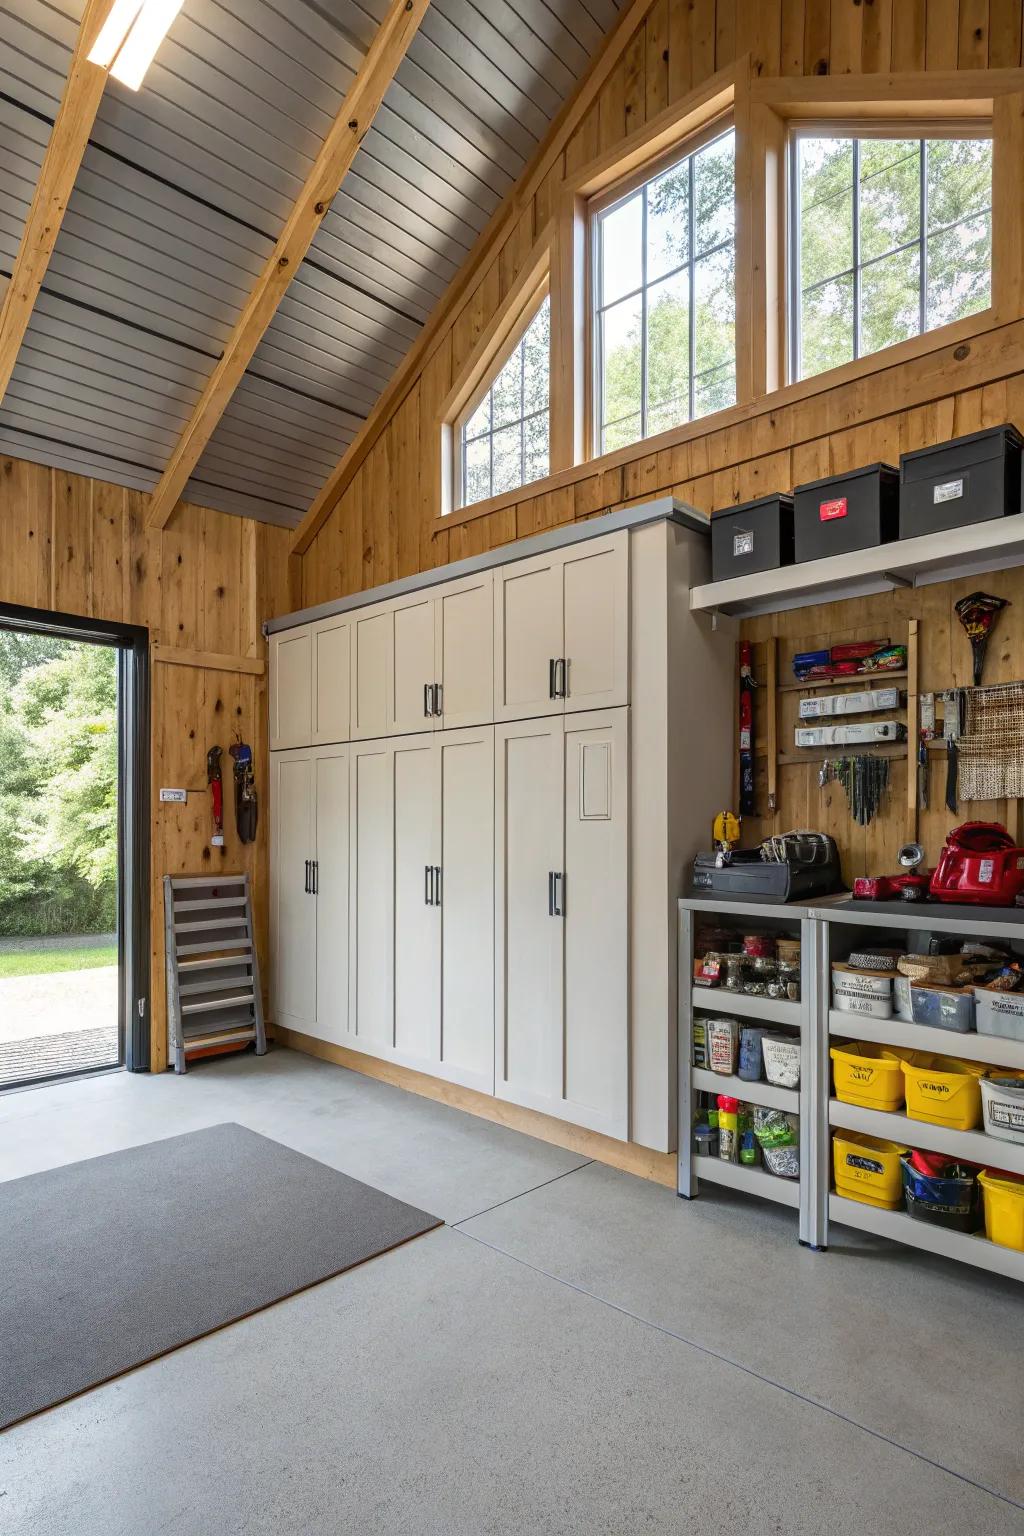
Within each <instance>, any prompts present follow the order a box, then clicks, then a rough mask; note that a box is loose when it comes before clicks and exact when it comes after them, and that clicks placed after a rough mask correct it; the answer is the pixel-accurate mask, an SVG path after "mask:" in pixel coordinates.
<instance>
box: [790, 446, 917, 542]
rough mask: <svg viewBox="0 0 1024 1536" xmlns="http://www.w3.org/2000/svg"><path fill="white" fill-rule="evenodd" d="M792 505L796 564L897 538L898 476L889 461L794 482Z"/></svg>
mask: <svg viewBox="0 0 1024 1536" xmlns="http://www.w3.org/2000/svg"><path fill="white" fill-rule="evenodd" d="M793 503H794V514H793V515H794V525H795V532H796V558H797V564H798V565H799V564H801V563H802V562H803V561H804V560H823V559H824V558H825V556H826V555H848V554H849V553H850V551H851V550H853V549H869V548H871V547H873V546H874V545H876V544H888V543H889V542H890V541H891V540H892V539H895V538H898V537H899V521H900V516H899V507H900V475H899V470H898V469H895V468H894V467H893V465H891V464H867V465H865V467H864V468H863V469H851V470H850V471H849V472H848V473H847V474H845V475H830V476H829V477H828V479H827V480H811V481H809V482H808V484H807V485H798V486H797V488H796V490H795V491H794V492H793Z"/></svg>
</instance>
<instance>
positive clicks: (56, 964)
mask: <svg viewBox="0 0 1024 1536" xmlns="http://www.w3.org/2000/svg"><path fill="white" fill-rule="evenodd" d="M116 964H117V945H116V944H101V945H96V946H95V947H93V946H91V945H90V946H89V947H88V948H86V947H79V948H71V949H14V950H8V951H6V952H0V981H4V980H6V979H7V978H8V977H10V976H45V975H48V974H49V973H50V972H52V971H91V970H95V969H97V968H98V967H100V966H105V965H106V966H109V965H116Z"/></svg>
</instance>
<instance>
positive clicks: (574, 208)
mask: <svg viewBox="0 0 1024 1536" xmlns="http://www.w3.org/2000/svg"><path fill="white" fill-rule="evenodd" d="M730 110H731V112H732V116H733V120H734V122H735V127H736V152H737V158H736V202H737V206H736V219H737V228H736V242H737V317H736V320H737V334H738V336H740V337H745V338H746V340H747V344H746V345H740V346H738V348H737V351H738V354H739V355H738V357H737V404H736V405H735V406H733V407H730V408H729V409H728V410H724V411H719V412H716V413H714V414H713V415H710V416H705V417H701V418H699V419H698V420H697V421H695V422H687V423H684V424H683V425H682V426H680V427H676V428H673V429H671V430H670V431H668V432H663V433H660V434H659V435H658V436H656V437H651V438H647V439H644V440H643V441H641V442H638V443H633V444H631V445H630V446H629V447H627V448H621V449H617V450H615V451H614V452H612V453H608V454H604V455H602V456H599V457H592V456H591V452H590V443H589V442H588V441H587V439H588V436H589V433H588V431H587V428H588V425H589V420H590V410H589V400H588V399H587V398H586V394H587V382H586V380H587V366H586V364H587V356H586V347H585V344H584V343H585V338H586V331H587V328H588V325H587V322H588V316H589V307H590V306H589V291H588V290H589V273H588V267H589V262H588V260H587V241H586V210H587V202H588V200H589V199H590V198H591V197H593V196H595V195H596V194H599V193H601V192H604V191H607V190H608V189H609V188H612V187H614V186H615V184H616V182H620V183H621V182H623V181H624V178H626V177H627V176H629V175H631V174H635V173H636V172H638V171H642V168H643V166H644V164H645V162H648V161H650V160H652V159H653V158H654V157H656V156H659V155H663V154H665V153H671V152H672V150H673V149H674V148H675V147H676V146H677V145H679V144H680V143H682V142H684V141H685V139H686V137H687V135H692V134H694V133H696V132H699V131H700V128H701V125H702V122H706V121H713V119H714V117H716V116H717V117H719V118H720V117H722V116H723V115H724V114H725V113H727V112H729V111H730ZM985 118H990V119H991V120H992V125H993V139H994V145H993V178H992V179H993V230H992V246H993V259H992V267H993V274H992V281H993V304H992V308H991V309H989V310H985V311H983V312H981V313H979V314H976V315H971V316H968V317H967V318H966V319H964V320H958V321H955V322H953V323H952V324H951V325H948V326H944V327H941V328H939V329H936V330H934V331H928V332H925V333H924V335H921V336H914V337H911V338H909V339H908V340H907V341H903V342H898V343H897V344H896V345H895V346H892V347H887V348H885V349H884V350H883V351H881V352H876V353H871V354H869V355H868V356H867V357H863V358H858V359H856V360H855V361H853V362H850V363H844V364H841V365H840V366H839V367H837V368H834V369H830V370H829V371H828V372H826V373H821V374H816V375H815V376H814V377H813V378H810V379H804V380H800V381H798V382H786V373H785V362H786V355H787V345H788V342H787V314H788V304H787V295H786V288H787V245H788V240H787V222H786V221H787V198H788V191H787V182H788V177H787V174H786V149H787V136H788V131H789V125H790V124H791V123H795V122H814V121H817V122H822V121H843V122H846V123H849V122H850V120H851V119H857V120H861V121H863V123H864V125H865V127H866V126H867V125H868V124H869V123H870V122H872V121H874V122H875V123H876V124H878V125H879V126H881V125H882V124H883V123H886V122H888V123H892V124H899V125H900V126H904V127H905V126H909V123H910V122H911V121H916V122H920V121H921V120H922V119H924V120H926V121H927V122H928V123H929V124H932V123H934V121H935V120H936V119H940V120H941V119H947V120H949V121H950V124H951V125H953V124H962V127H963V129H966V128H967V125H968V123H969V122H971V121H972V120H973V121H975V122H977V121H979V120H984V119H985ZM1021 164H1024V70H1022V69H1007V70H966V71H958V72H955V73H953V72H948V73H947V72H941V73H940V72H931V73H924V74H916V75H913V74H907V75H896V74H888V75H870V76H861V75H850V76H845V75H843V76H837V75H831V76H821V77H813V76H812V77H807V78H788V77H784V78H781V79H767V80H765V79H760V78H756V77H755V78H751V73H750V61H749V56H745V57H744V58H742V59H740V60H738V61H737V62H736V64H735V65H733V66H730V68H729V69H727V70H724V71H721V72H720V73H719V74H717V75H715V76H713V77H712V78H711V79H710V80H708V81H707V82H705V83H704V84H703V85H702V86H700V87H699V88H698V89H697V90H695V91H692V92H691V93H690V94H689V95H688V96H686V97H684V98H683V99H682V100H681V101H680V102H679V103H677V104H675V105H674V106H672V107H670V108H668V109H666V110H665V111H663V112H661V113H660V114H658V116H657V117H655V118H653V119H652V120H651V122H650V123H648V124H647V125H646V126H645V127H644V128H641V129H638V130H637V131H636V132H635V133H633V134H631V135H629V136H628V137H627V138H626V139H625V140H623V141H622V142H620V143H619V144H618V145H616V146H614V147H613V148H612V149H610V150H608V151H606V152H605V153H603V154H601V155H599V156H596V157H595V158H594V159H592V160H591V161H589V162H587V163H586V164H585V165H584V166H582V167H580V168H579V169H578V170H576V171H575V172H574V173H573V174H572V175H571V176H570V177H568V178H567V179H566V181H565V182H564V183H563V184H562V193H561V197H560V200H559V202H558V205H557V207H556V210H555V215H554V218H553V219H552V220H551V222H550V224H549V226H548V227H546V229H545V230H544V232H543V237H542V238H543V239H544V241H545V243H546V244H549V245H550V281H551V295H552V304H551V335H552V411H551V466H552V472H551V474H550V475H549V476H548V477H547V478H546V479H544V480H538V481H535V482H534V483H533V484H531V485H530V486H527V487H523V488H520V489H519V490H517V491H513V492H508V493H506V494H504V495H501V496H496V497H492V498H491V499H490V500H488V501H482V502H478V503H475V504H474V505H473V506H471V507H466V508H461V509H459V510H458V511H453V512H451V513H449V514H448V515H447V516H446V517H445V518H444V526H451V525H452V524H453V523H454V524H459V523H463V522H469V521H471V520H472V519H474V518H477V517H486V516H490V515H492V514H494V513H496V512H502V511H507V510H508V509H510V508H514V507H515V506H516V505H517V504H518V503H523V502H529V501H531V500H533V499H534V498H535V497H537V496H541V495H544V494H546V493H549V492H558V491H565V490H566V489H570V488H571V487H572V486H574V485H576V484H578V483H580V482H583V481H586V480H588V479H591V478H593V477H596V476H599V475H601V474H604V473H607V472H613V473H614V472H617V471H621V470H622V469H623V468H625V467H626V466H628V465H631V464H634V463H636V462H638V461H640V460H644V461H651V460H653V459H654V458H655V457H656V456H660V455H662V454H665V455H668V454H670V453H671V450H673V449H676V448H683V447H684V445H686V444H689V443H691V442H693V441H695V440H697V439H701V438H716V439H717V438H718V437H719V435H720V434H722V433H726V432H730V431H733V430H735V429H743V430H749V429H750V428H751V427H755V428H756V430H758V431H760V430H763V429H762V427H761V426H760V425H759V424H760V423H761V422H766V423H768V424H769V425H770V424H771V423H772V421H773V420H774V419H775V417H776V415H778V416H779V417H781V416H782V415H783V413H784V412H786V410H787V408H789V407H792V406H797V405H800V404H801V403H802V402H805V401H807V400H809V399H811V398H812V397H814V396H816V395H821V396H822V397H825V396H829V397H831V399H832V400H835V401H836V402H837V404H838V401H839V400H840V399H841V398H843V397H844V394H845V391H846V390H847V389H848V388H850V389H852V390H853V392H854V394H855V395H856V398H857V399H858V400H860V399H861V398H862V397H864V395H865V390H868V391H869V392H870V381H871V380H872V379H873V378H874V377H875V376H878V381H879V387H880V389H881V390H883V391H884V392H885V393H886V398H888V395H889V394H890V393H891V388H890V380H891V378H892V370H894V369H898V368H900V367H901V366H902V365H905V364H916V363H918V362H920V361H921V360H925V362H926V363H927V364H928V366H930V367H935V368H939V369H941V368H942V367H943V366H944V361H945V359H946V358H949V357H952V356H954V355H956V357H957V362H958V364H961V365H962V360H961V354H962V355H963V357H968V356H969V355H970V354H972V353H973V357H972V359H971V362H970V363H969V364H967V365H966V366H967V367H968V368H970V369H971V370H973V369H974V367H975V364H974V358H975V357H980V356H981V355H982V353H983V351H984V352H985V353H986V354H987V352H988V350H989V348H991V349H993V351H992V358H993V362H992V370H991V372H992V376H993V377H997V376H999V366H1000V365H999V364H998V361H997V354H998V353H999V352H1000V350H1001V349H1002V348H1003V347H1005V346H1007V345H1009V344H1010V341H1009V338H1010V336H1011V334H1015V332H1016V327H1015V325H1014V322H1017V321H1019V320H1021V319H1022V318H1024V263H1022V261H1021V258H1020V252H1021V250H1024V212H1022V208H1021V206H1020V197H1019V181H1020V166H1021ZM933 354H934V362H931V358H932V355H933ZM741 370H742V371H743V373H744V374H745V378H744V380H743V383H742V384H741ZM983 371H984V372H985V373H986V376H987V373H988V369H987V368H985V369H983ZM823 404H824V402H823ZM831 408H832V407H831V405H829V409H831ZM856 414H857V415H858V416H859V415H860V414H861V413H860V411H859V410H858V412H857V413H856ZM677 478H678V477H677ZM671 483H672V481H671V479H659V480H658V486H659V487H662V486H665V485H669V484H671ZM441 526H442V524H441V521H440V520H438V531H439V529H440V527H441Z"/></svg>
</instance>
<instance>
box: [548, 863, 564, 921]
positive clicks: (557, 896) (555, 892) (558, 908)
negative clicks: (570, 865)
mask: <svg viewBox="0 0 1024 1536" xmlns="http://www.w3.org/2000/svg"><path fill="white" fill-rule="evenodd" d="M551 891H552V905H553V907H554V911H553V912H552V914H551V915H552V917H564V916H565V907H564V906H563V902H564V900H565V876H564V875H563V874H562V872H561V870H556V871H555V873H554V875H553V876H552V877H551Z"/></svg>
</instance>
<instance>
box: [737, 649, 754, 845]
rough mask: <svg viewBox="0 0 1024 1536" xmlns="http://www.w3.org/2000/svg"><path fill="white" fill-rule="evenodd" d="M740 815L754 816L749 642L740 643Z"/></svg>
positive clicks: (752, 703)
mask: <svg viewBox="0 0 1024 1536" xmlns="http://www.w3.org/2000/svg"><path fill="white" fill-rule="evenodd" d="M739 652H740V719H739V734H740V815H741V816H753V815H754V689H755V688H756V687H757V684H756V683H755V682H754V671H753V665H752V660H751V646H750V641H749V640H741V641H740V647H739Z"/></svg>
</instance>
